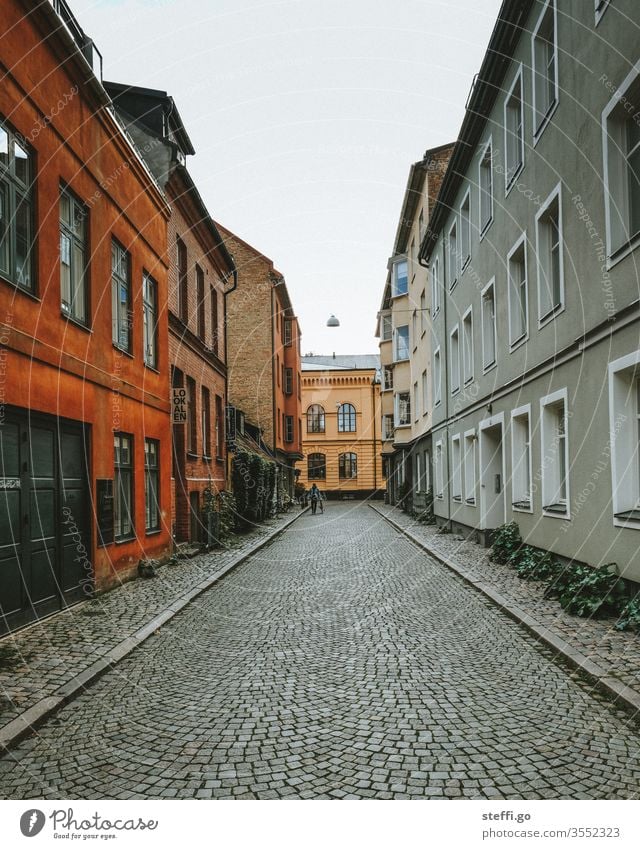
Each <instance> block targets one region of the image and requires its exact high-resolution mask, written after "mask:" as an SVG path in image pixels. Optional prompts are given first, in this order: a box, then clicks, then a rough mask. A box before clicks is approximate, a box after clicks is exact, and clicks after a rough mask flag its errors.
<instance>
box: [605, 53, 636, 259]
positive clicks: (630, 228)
mask: <svg viewBox="0 0 640 849" xmlns="http://www.w3.org/2000/svg"><path fill="white" fill-rule="evenodd" d="M607 85H609V83H607ZM639 112H640V62H638V63H636V66H635V68H634V70H633V71H632V72H631V74H629V76H628V77H627V79H626V80H625V81H624V82H622V83H621V85H620V86H618V87H617V90H616V92H615V94H614V96H613V98H612V99H611V100H610V102H609V104H608V105H607V107H606V108H605V110H604V112H603V113H602V122H603V136H604V174H605V192H606V195H605V197H606V225H607V248H608V255H609V257H611V258H618V257H619V256H621V255H622V256H624V255H625V254H626V253H627V252H628V250H629V249H630V243H631V246H633V245H635V243H636V242H637V240H638V237H640V125H639V123H638V113H639Z"/></svg>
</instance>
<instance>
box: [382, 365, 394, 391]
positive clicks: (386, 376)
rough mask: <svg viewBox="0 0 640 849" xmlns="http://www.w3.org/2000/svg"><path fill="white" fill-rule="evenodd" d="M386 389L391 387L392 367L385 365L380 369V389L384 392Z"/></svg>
mask: <svg viewBox="0 0 640 849" xmlns="http://www.w3.org/2000/svg"><path fill="white" fill-rule="evenodd" d="M388 389H393V368H392V367H391V366H385V367H384V368H383V369H382V390H383V391H384V392H386V391H387V390H388Z"/></svg>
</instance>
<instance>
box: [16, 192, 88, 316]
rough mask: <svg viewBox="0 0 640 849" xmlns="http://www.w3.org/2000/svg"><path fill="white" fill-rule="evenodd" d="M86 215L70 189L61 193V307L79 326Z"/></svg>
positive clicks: (84, 288)
mask: <svg viewBox="0 0 640 849" xmlns="http://www.w3.org/2000/svg"><path fill="white" fill-rule="evenodd" d="M0 191H1V190H0ZM87 215H88V212H87V209H86V207H85V206H84V204H82V203H81V202H80V201H79V200H78V199H77V198H76V196H75V195H74V194H72V193H71V191H70V190H69V189H67V188H64V189H61V190H60V306H61V309H62V312H63V313H64V314H65V315H68V316H69V317H70V318H73V319H74V320H75V321H79V322H80V323H81V324H87V323H88V314H87V226H86V224H87Z"/></svg>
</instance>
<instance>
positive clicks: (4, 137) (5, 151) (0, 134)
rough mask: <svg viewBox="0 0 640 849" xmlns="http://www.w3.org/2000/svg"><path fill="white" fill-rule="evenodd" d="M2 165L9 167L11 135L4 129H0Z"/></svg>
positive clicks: (0, 159) (0, 160) (0, 158)
mask: <svg viewBox="0 0 640 849" xmlns="http://www.w3.org/2000/svg"><path fill="white" fill-rule="evenodd" d="M0 165H4V167H5V168H8V167H9V134H8V133H7V131H6V130H5V129H4V127H0Z"/></svg>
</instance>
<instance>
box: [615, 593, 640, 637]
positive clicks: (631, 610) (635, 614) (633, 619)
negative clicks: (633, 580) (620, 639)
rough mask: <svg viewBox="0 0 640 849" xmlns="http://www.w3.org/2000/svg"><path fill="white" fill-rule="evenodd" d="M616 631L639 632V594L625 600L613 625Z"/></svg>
mask: <svg viewBox="0 0 640 849" xmlns="http://www.w3.org/2000/svg"><path fill="white" fill-rule="evenodd" d="M615 628H616V630H617V631H626V630H628V629H633V630H634V631H640V593H639V594H638V595H636V596H634V597H633V598H630V599H628V600H627V602H626V604H625V605H624V607H623V608H622V610H621V611H620V616H619V617H618V621H617V622H616V624H615Z"/></svg>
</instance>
